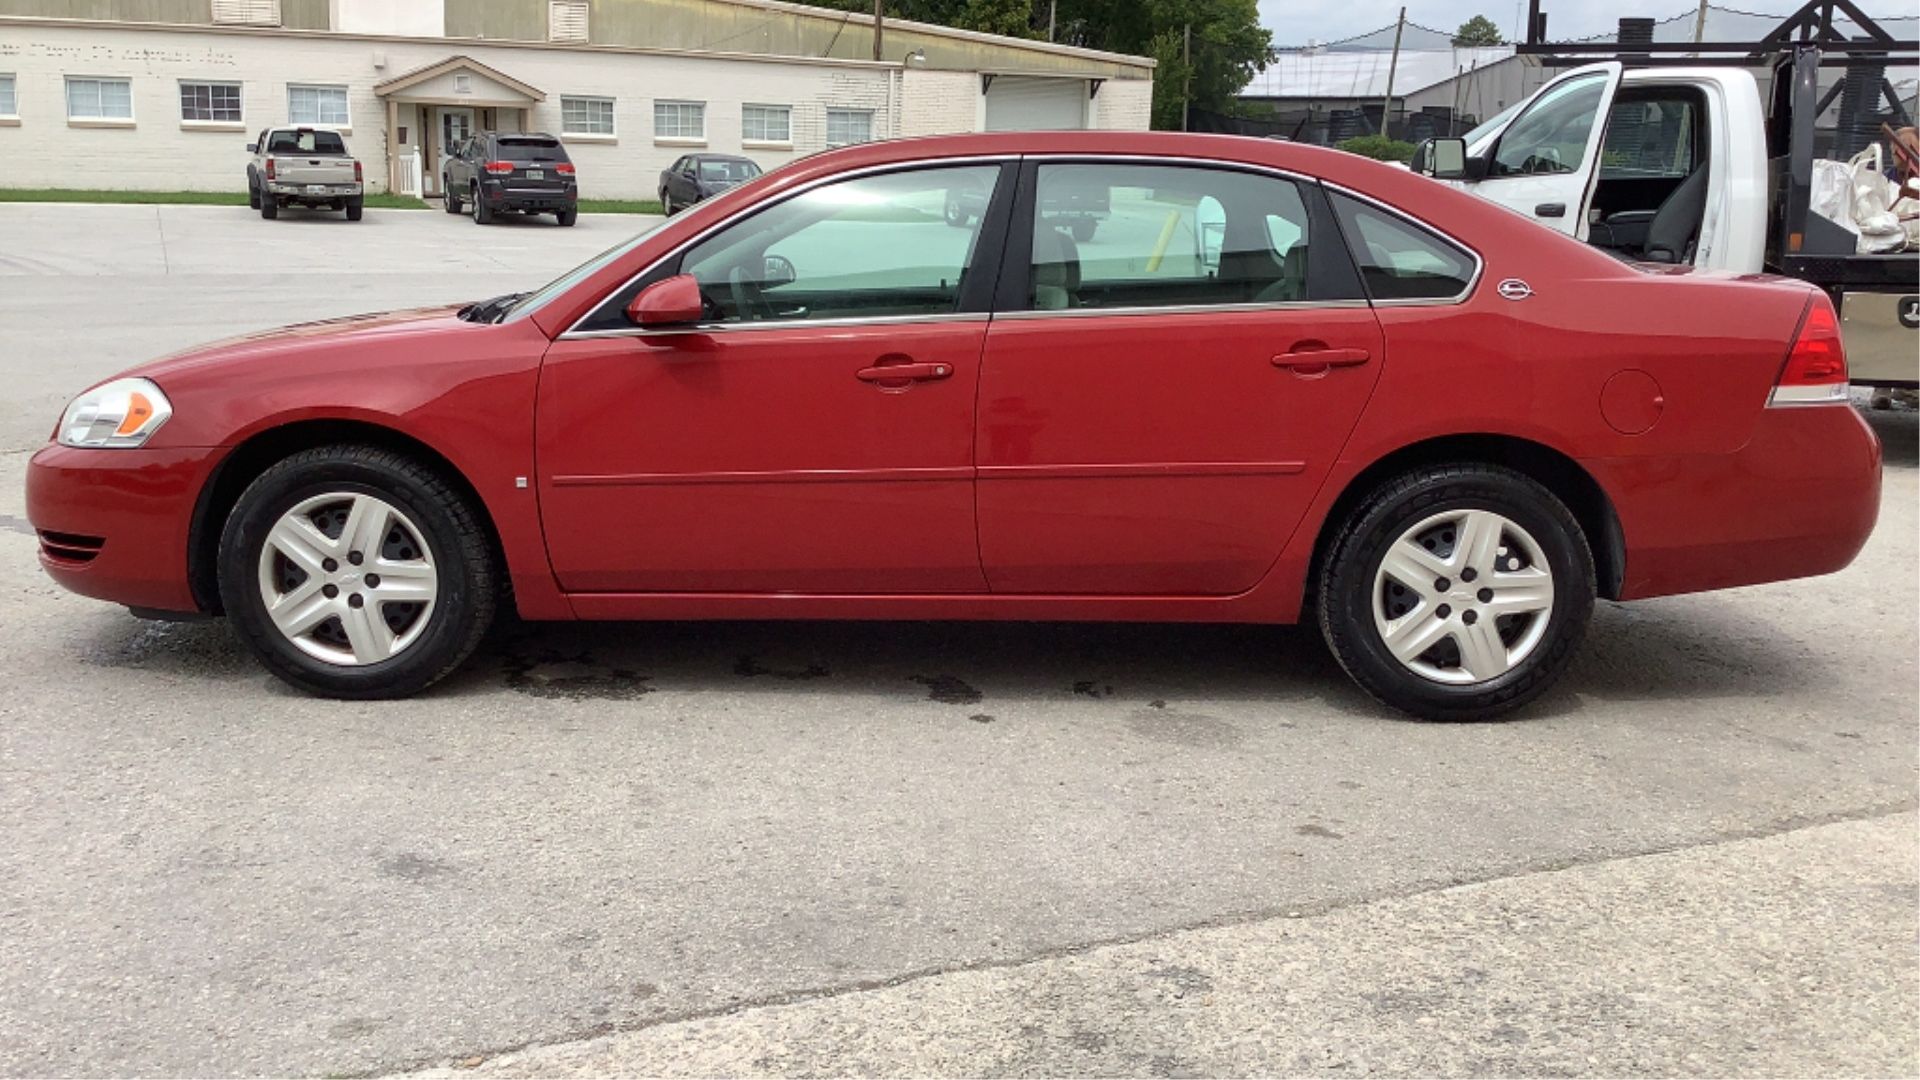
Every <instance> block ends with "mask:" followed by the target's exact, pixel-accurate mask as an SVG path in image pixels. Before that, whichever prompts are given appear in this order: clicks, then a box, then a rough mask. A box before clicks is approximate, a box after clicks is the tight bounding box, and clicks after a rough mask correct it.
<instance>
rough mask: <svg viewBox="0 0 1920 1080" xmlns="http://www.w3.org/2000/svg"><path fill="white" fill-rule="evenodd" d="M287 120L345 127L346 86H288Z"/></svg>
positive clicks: (346, 124) (347, 122)
mask: <svg viewBox="0 0 1920 1080" xmlns="http://www.w3.org/2000/svg"><path fill="white" fill-rule="evenodd" d="M287 122H288V123H290V124H327V125H330V126H333V127H347V126H349V125H350V124H351V123H352V121H351V120H350V119H349V117H348V114H347V88H346V87H344V86H288V87H287Z"/></svg>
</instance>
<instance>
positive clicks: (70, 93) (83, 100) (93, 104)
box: [67, 79, 133, 120]
mask: <svg viewBox="0 0 1920 1080" xmlns="http://www.w3.org/2000/svg"><path fill="white" fill-rule="evenodd" d="M67 118H68V119H70V120H131V119H133V83H132V81H131V80H128V79H68V80H67Z"/></svg>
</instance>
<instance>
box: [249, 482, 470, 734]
mask: <svg viewBox="0 0 1920 1080" xmlns="http://www.w3.org/2000/svg"><path fill="white" fill-rule="evenodd" d="M487 535H488V534H487V532H486V530H485V527H484V526H483V525H482V524H481V522H480V519H479V513H478V511H477V510H476V509H475V508H474V507H473V506H472V505H471V504H470V503H469V501H468V499H467V498H466V497H464V496H463V495H462V494H461V493H460V492H459V491H457V490H456V489H455V488H454V486H453V485H452V484H450V483H449V482H448V481H447V479H446V478H445V477H443V476H441V475H440V474H439V473H438V472H436V471H434V470H433V469H430V468H428V467H427V466H425V465H424V464H422V463H420V462H419V461H417V460H415V459H413V458H410V457H407V456H405V455H403V454H399V453H395V452H393V451H390V450H383V449H379V448H376V447H371V446H328V447H320V448H317V449H313V450H305V451H302V452H300V453H297V454H294V455H292V456H290V457H288V458H286V459H284V460H282V461H280V462H279V463H277V464H275V465H273V466H272V467H270V468H269V469H267V470H266V471H265V472H264V473H262V474H261V475H260V476H259V478H258V479H256V480H254V482H253V483H252V484H250V485H248V487H247V489H246V491H245V492H244V493H242V494H241V496H240V500H239V502H238V503H237V504H235V506H234V508H233V512H232V513H231V514H230V515H229V516H228V518H227V524H226V529H225V531H224V533H223V534H222V536H221V540H220V598H221V603H222V604H223V606H224V607H225V608H226V611H227V614H228V616H229V617H230V618H231V619H232V621H233V624H234V626H235V629H236V630H237V632H238V634H239V637H240V639H241V640H242V641H243V642H245V643H246V645H247V646H248V647H249V648H250V649H252V650H253V652H254V653H255V654H256V655H257V656H259V658H260V660H261V661H262V662H263V663H264V664H265V665H266V666H267V667H268V669H270V670H271V671H273V673H274V674H276V675H278V676H280V677H281V678H282V679H285V680H286V681H287V682H289V683H292V684H293V685H295V686H297V687H299V688H301V689H303V690H306V691H309V692H311V693H315V694H321V695H324V696H327V697H340V698H386V697H404V696H406V695H408V694H412V693H416V692H418V691H420V690H422V689H425V688H426V687H427V686H430V685H432V684H433V683H434V682H436V681H438V680H439V679H441V678H442V677H444V676H446V675H447V674H448V673H450V672H452V671H453V670H454V669H455V668H456V667H458V666H459V665H460V663H461V661H463V660H465V659H466V658H467V656H468V654H470V653H471V652H472V651H473V649H474V647H475V646H476V645H477V644H479V642H480V638H481V636H482V635H483V634H485V632H486V629H487V626H488V624H489V623H490V622H491V621H492V619H493V611H494V601H495V587H494V580H495V579H494V574H495V570H494V566H493V556H492V552H491V550H490V548H489V545H488V543H487V541H486V539H485V537H486V536H487Z"/></svg>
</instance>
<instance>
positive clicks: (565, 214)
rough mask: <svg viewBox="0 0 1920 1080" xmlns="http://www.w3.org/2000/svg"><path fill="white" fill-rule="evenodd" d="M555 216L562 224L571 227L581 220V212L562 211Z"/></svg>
mask: <svg viewBox="0 0 1920 1080" xmlns="http://www.w3.org/2000/svg"><path fill="white" fill-rule="evenodd" d="M554 216H555V217H556V218H558V219H559V220H560V224H562V225H571V224H573V223H574V222H575V221H578V220H579V219H580V211H578V210H562V211H560V212H559V213H558V214H555V215H554Z"/></svg>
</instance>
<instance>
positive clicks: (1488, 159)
mask: <svg viewBox="0 0 1920 1080" xmlns="http://www.w3.org/2000/svg"><path fill="white" fill-rule="evenodd" d="M1620 70H1621V68H1620V64H1619V63H1618V62H1608V63H1604V64H1590V65H1588V66H1586V67H1581V68H1575V69H1574V70H1572V71H1570V72H1568V73H1567V74H1565V75H1562V76H1561V77H1560V78H1558V79H1555V80H1554V81H1553V82H1550V83H1548V84H1547V85H1545V86H1543V87H1541V88H1540V90H1539V92H1538V93H1536V94H1534V96H1533V99H1532V100H1531V101H1529V102H1527V104H1526V106H1525V107H1524V108H1522V109H1521V110H1520V111H1519V112H1518V113H1517V114H1515V116H1514V118H1513V122H1512V123H1510V124H1508V125H1507V126H1506V129H1505V130H1504V131H1501V132H1500V133H1499V135H1497V136H1496V137H1495V139H1494V142H1493V145H1492V148H1491V149H1490V150H1489V151H1488V152H1487V154H1486V156H1485V157H1484V159H1483V160H1484V163H1485V172H1484V174H1482V176H1481V178H1480V180H1479V181H1478V182H1477V183H1475V184H1474V185H1473V186H1472V187H1471V189H1470V190H1472V191H1473V192H1474V194H1476V195H1479V196H1480V197H1481V198H1485V199H1491V200H1493V201H1494V202H1497V203H1500V204H1501V205H1503V206H1507V207H1510V208H1512V209H1514V210H1517V211H1519V212H1520V213H1523V214H1527V215H1530V216H1531V217H1533V219H1534V220H1536V221H1538V222H1540V223H1541V224H1542V225H1545V226H1547V227H1549V228H1553V229H1558V230H1560V231H1561V232H1563V233H1567V234H1569V235H1572V236H1575V237H1578V238H1580V239H1582V240H1584V239H1586V238H1587V220H1586V209H1585V208H1586V205H1587V200H1588V199H1589V198H1591V197H1592V195H1593V183H1594V177H1595V176H1596V175H1597V173H1598V171H1599V165H1600V140H1601V138H1602V137H1603V136H1604V135H1605V134H1606V124H1605V123H1603V122H1602V118H1603V117H1605V116H1606V115H1607V114H1608V109H1610V108H1611V107H1612V105H1613V96H1614V93H1615V91H1617V90H1618V89H1619V88H1620Z"/></svg>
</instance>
